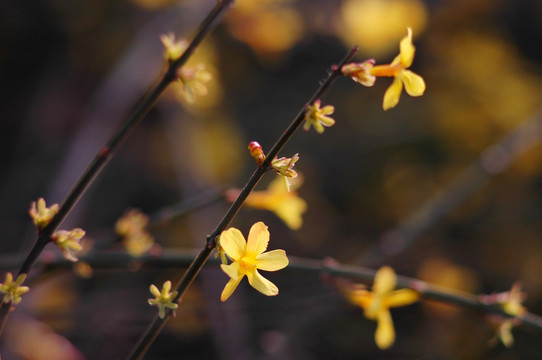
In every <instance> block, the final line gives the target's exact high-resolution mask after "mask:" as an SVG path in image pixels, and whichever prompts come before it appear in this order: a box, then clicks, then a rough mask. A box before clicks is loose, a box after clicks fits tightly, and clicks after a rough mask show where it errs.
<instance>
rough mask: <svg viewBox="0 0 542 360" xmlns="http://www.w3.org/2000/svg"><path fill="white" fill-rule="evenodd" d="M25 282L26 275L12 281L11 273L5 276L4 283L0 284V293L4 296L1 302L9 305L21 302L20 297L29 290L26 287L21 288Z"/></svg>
mask: <svg viewBox="0 0 542 360" xmlns="http://www.w3.org/2000/svg"><path fill="white" fill-rule="evenodd" d="M25 280H26V274H21V275H19V276H17V279H16V280H15V281H13V275H12V274H11V273H9V272H8V273H7V274H6V281H4V283H3V284H2V283H0V293H3V294H4V297H3V298H2V302H3V303H5V304H7V303H11V304H13V305H17V304H18V303H20V302H21V296H22V295H24V294H26V293H27V292H28V291H29V290H30V288H29V287H28V286H21V285H22V284H23V282H24V281H25Z"/></svg>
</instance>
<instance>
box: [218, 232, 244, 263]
mask: <svg viewBox="0 0 542 360" xmlns="http://www.w3.org/2000/svg"><path fill="white" fill-rule="evenodd" d="M246 245H247V243H246V241H245V237H244V236H243V234H242V233H241V232H240V231H239V230H238V229H236V228H229V229H228V230H225V231H223V232H222V234H221V235H220V246H221V247H222V248H223V249H224V251H225V252H226V254H228V256H229V257H230V258H232V259H234V260H239V259H241V258H242V257H243V256H244V254H245V248H246Z"/></svg>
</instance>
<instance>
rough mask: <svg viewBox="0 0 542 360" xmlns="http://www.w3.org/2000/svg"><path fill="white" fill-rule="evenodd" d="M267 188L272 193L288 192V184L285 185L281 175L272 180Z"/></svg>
mask: <svg viewBox="0 0 542 360" xmlns="http://www.w3.org/2000/svg"><path fill="white" fill-rule="evenodd" d="M267 190H269V191H270V192H271V193H287V192H288V191H287V189H286V186H284V181H282V179H281V178H279V177H276V178H275V179H274V180H273V181H271V183H270V184H269V186H268V187H267ZM294 190H295V189H294ZM249 197H250V195H249Z"/></svg>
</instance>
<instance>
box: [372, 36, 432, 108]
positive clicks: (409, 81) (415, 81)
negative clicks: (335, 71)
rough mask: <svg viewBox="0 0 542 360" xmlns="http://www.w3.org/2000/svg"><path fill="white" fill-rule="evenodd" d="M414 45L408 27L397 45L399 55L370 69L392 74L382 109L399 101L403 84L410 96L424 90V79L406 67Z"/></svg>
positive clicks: (373, 73) (421, 93) (380, 73)
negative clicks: (387, 62) (389, 61)
mask: <svg viewBox="0 0 542 360" xmlns="http://www.w3.org/2000/svg"><path fill="white" fill-rule="evenodd" d="M414 53H415V47H414V45H412V30H411V29H410V28H408V34H407V36H405V37H404V38H403V39H402V40H401V43H400V45H399V55H397V57H396V58H395V59H393V61H392V63H391V64H389V65H377V66H375V67H373V68H372V69H371V70H370V74H371V75H374V76H377V77H380V76H392V77H394V78H395V79H393V82H392V83H391V86H390V87H389V88H388V90H386V93H385V94H384V103H383V107H384V110H388V109H391V108H393V107H395V105H397V103H398V102H399V97H400V96H401V92H402V91H403V85H404V87H405V90H406V92H407V93H408V94H409V95H410V96H421V95H423V93H424V91H425V81H424V80H423V78H422V77H421V76H420V75H417V74H415V73H413V72H412V71H410V70H406V69H408V68H409V67H410V66H411V65H412V61H413V60H414Z"/></svg>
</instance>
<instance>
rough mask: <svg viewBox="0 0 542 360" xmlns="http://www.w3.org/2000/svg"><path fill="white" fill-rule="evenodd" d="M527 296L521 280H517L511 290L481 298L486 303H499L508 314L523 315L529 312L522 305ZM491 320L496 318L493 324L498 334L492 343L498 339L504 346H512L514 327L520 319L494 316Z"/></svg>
mask: <svg viewBox="0 0 542 360" xmlns="http://www.w3.org/2000/svg"><path fill="white" fill-rule="evenodd" d="M525 297H526V295H525V293H524V292H522V291H521V284H520V283H519V282H515V283H514V284H513V285H512V288H511V289H510V291H506V292H503V293H499V294H494V295H487V296H483V297H481V300H482V302H484V303H489V304H494V303H496V304H498V305H499V306H500V307H501V308H502V309H503V310H504V312H506V313H507V314H510V315H513V316H522V315H524V314H525V313H526V312H527V309H526V308H525V307H524V306H523V305H522V303H523V301H525ZM490 320H494V321H493V322H492V325H493V327H494V328H495V331H496V335H495V337H494V338H493V339H492V340H490V343H491V342H494V341H495V340H496V339H498V340H500V341H501V342H502V344H503V345H504V346H506V347H511V346H512V345H513V344H514V336H513V335H512V329H513V328H514V326H516V325H517V324H518V323H519V321H518V319H515V318H509V319H502V318H500V317H492V318H490Z"/></svg>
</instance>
